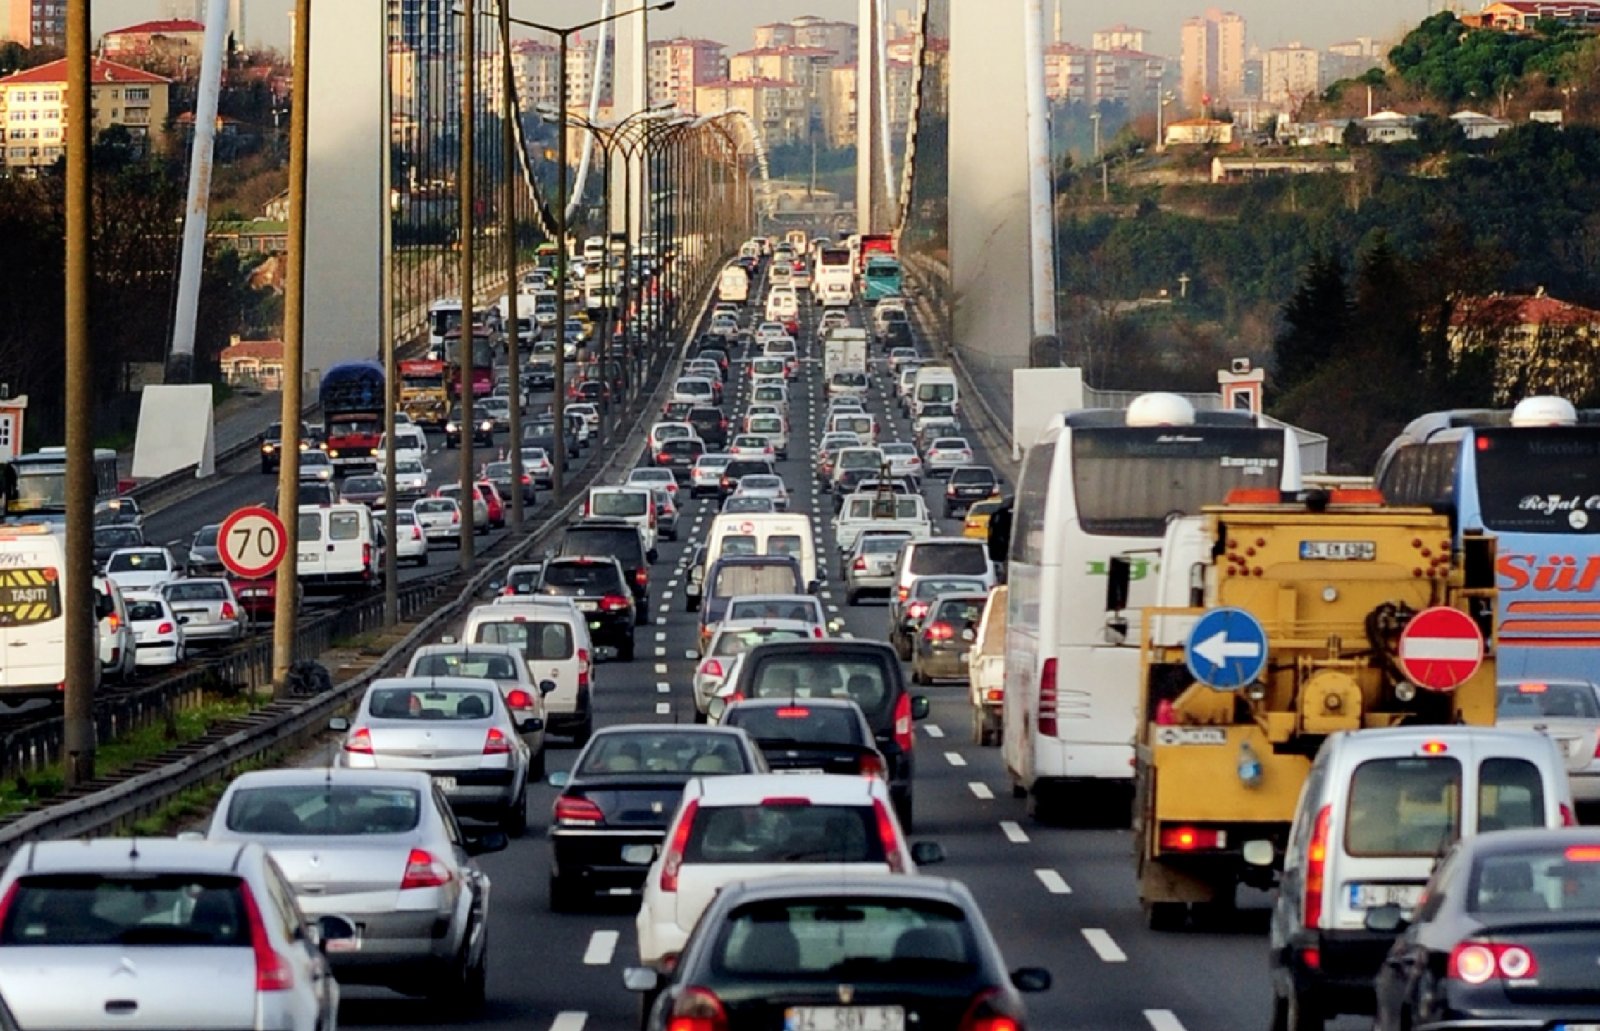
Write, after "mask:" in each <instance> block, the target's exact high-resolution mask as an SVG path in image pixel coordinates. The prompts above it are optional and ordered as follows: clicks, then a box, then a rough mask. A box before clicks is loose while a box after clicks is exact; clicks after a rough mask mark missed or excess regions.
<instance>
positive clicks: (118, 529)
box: [94, 526, 147, 569]
mask: <svg viewBox="0 0 1600 1031" xmlns="http://www.w3.org/2000/svg"><path fill="white" fill-rule="evenodd" d="M146 543H147V542H146V541H145V539H144V531H143V530H141V529H140V528H139V527H137V526H97V527H95V528H94V567H95V568H96V569H101V568H103V567H104V566H105V564H106V560H107V559H109V558H110V557H111V553H112V552H113V551H116V550H117V549H118V548H142V547H144V546H145V544H146Z"/></svg>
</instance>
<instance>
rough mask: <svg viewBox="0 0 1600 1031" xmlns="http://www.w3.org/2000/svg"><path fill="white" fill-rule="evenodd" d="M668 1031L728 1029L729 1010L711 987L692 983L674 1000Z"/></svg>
mask: <svg viewBox="0 0 1600 1031" xmlns="http://www.w3.org/2000/svg"><path fill="white" fill-rule="evenodd" d="M667 1031H728V1012H727V1010H725V1009H723V1008H722V1000H721V999H719V998H717V996H716V993H715V992H713V991H711V989H709V988H701V987H700V986H699V985H691V986H689V987H688V988H685V989H684V990H683V992H682V993H681V994H680V995H679V996H678V998H677V999H676V1000H674V1001H673V1003H672V1012H671V1013H669V1014H668V1015H667Z"/></svg>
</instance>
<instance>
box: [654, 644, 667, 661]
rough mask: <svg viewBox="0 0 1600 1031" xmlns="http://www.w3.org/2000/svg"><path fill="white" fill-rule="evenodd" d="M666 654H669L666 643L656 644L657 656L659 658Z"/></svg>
mask: <svg viewBox="0 0 1600 1031" xmlns="http://www.w3.org/2000/svg"><path fill="white" fill-rule="evenodd" d="M665 654H667V649H666V646H665V645H659V644H658V645H656V658H658V659H659V658H661V657H662V656H663V655H665Z"/></svg>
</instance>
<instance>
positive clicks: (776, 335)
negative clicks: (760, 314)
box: [756, 322, 789, 347]
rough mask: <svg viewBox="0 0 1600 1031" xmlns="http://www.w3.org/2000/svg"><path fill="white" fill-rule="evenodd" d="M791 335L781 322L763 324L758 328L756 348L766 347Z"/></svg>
mask: <svg viewBox="0 0 1600 1031" xmlns="http://www.w3.org/2000/svg"><path fill="white" fill-rule="evenodd" d="M788 335H789V331H788V330H787V329H784V328H783V323H781V322H763V323H762V324H761V325H759V326H757V327H756V346H757V347H765V346H766V345H767V344H768V343H769V342H770V341H773V340H782V339H784V338H785V337H787V336H788Z"/></svg>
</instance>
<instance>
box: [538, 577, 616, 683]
mask: <svg viewBox="0 0 1600 1031" xmlns="http://www.w3.org/2000/svg"><path fill="white" fill-rule="evenodd" d="M534 593H535V594H551V595H555V596H557V597H562V598H571V599H572V600H573V602H574V603H575V604H576V605H577V606H578V611H579V612H580V613H582V614H583V617H584V619H586V620H587V621H588V623H589V636H590V637H591V638H593V639H594V643H595V644H596V645H597V646H601V645H609V646H610V647H612V648H615V649H616V650H617V657H618V658H620V659H621V660H622V661H624V662H632V661H633V628H634V624H635V622H636V610H635V609H634V602H633V592H631V591H630V590H628V582H627V580H626V579H624V577H623V575H622V566H621V565H619V564H618V563H617V560H616V559H614V558H612V557H611V556H609V555H585V556H583V557H581V558H553V559H551V560H550V561H548V562H546V563H545V564H544V568H543V569H541V570H540V571H539V585H538V586H537V587H536V588H534Z"/></svg>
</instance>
